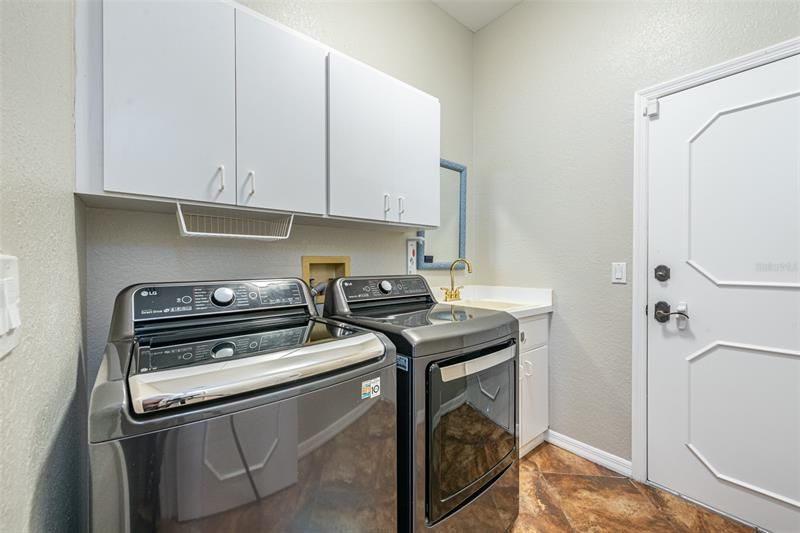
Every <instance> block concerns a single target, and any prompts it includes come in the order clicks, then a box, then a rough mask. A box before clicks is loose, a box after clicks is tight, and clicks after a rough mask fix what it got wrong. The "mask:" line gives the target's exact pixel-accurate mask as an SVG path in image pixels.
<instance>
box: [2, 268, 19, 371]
mask: <svg viewBox="0 0 800 533" xmlns="http://www.w3.org/2000/svg"><path fill="white" fill-rule="evenodd" d="M20 326H22V320H21V318H20V313H19V265H18V261H17V258H16V257H13V256H10V255H0V359H2V358H3V357H5V356H6V355H8V354H9V353H10V352H11V350H13V349H14V348H16V347H17V344H18V343H19V329H20Z"/></svg>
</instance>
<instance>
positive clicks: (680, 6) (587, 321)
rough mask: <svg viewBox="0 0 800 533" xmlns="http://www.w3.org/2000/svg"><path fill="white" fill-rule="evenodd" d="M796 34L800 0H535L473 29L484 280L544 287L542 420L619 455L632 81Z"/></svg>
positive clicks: (625, 419) (625, 424)
mask: <svg viewBox="0 0 800 533" xmlns="http://www.w3.org/2000/svg"><path fill="white" fill-rule="evenodd" d="M798 35H800V3H798V2H766V1H764V2H691V3H683V2H682V3H674V2H673V3H661V2H541V3H539V2H535V3H534V2H531V3H524V4H522V5H519V6H517V7H515V8H514V9H512V10H511V11H509V12H508V13H507V14H505V15H504V16H503V17H501V18H500V19H498V20H496V21H495V22H493V23H492V24H490V25H489V26H487V27H486V28H484V29H482V30H481V31H479V32H478V33H477V34H476V36H475V42H474V47H475V66H474V69H475V73H474V76H475V77H474V79H475V84H474V98H475V155H474V160H475V164H474V165H473V169H472V175H473V176H474V178H473V180H472V184H473V187H475V188H477V193H476V195H475V196H474V198H475V199H476V205H474V208H473V210H472V213H471V216H472V217H473V227H475V228H476V229H477V233H473V234H472V236H471V237H470V238H471V239H473V242H472V248H473V249H474V250H476V251H477V256H476V259H477V262H479V263H480V264H481V265H482V266H483V268H482V269H481V271H480V274H479V275H480V278H481V280H482V281H485V282H489V283H502V284H508V285H528V286H534V287H552V288H554V289H555V295H556V306H557V310H556V313H555V315H554V317H553V322H552V331H551V335H552V336H551V339H552V342H551V350H550V358H551V364H550V368H551V371H550V372H551V373H550V423H551V426H552V428H553V429H554V430H555V431H558V432H560V433H564V434H566V435H568V436H570V437H573V438H576V439H578V440H580V441H583V442H586V443H588V444H591V445H592V446H595V447H597V448H600V449H602V450H605V451H608V452H611V453H613V454H616V455H619V456H621V457H625V458H629V457H630V432H631V427H630V404H631V343H630V335H631V329H630V321H631V310H630V305H631V292H630V285H612V284H611V283H610V277H611V274H610V270H611V266H610V263H611V262H612V261H627V262H628V263H629V264H630V261H631V253H632V252H631V248H632V244H631V233H632V222H631V220H632V209H631V201H632V194H631V191H632V168H633V94H634V92H635V91H636V90H638V89H643V88H645V87H647V86H649V85H653V84H655V83H658V82H661V81H666V80H669V79H671V78H674V77H677V76H680V75H682V74H686V73H689V72H692V71H694V70H697V69H700V68H703V67H706V66H710V65H713V64H715V63H718V62H721V61H724V60H726V59H730V58H733V57H736V56H738V55H742V54H745V53H748V52H751V51H754V50H757V49H759V48H762V47H765V46H768V45H771V44H774V43H776V42H780V41H783V40H786V39H789V38H792V37H797V36H798Z"/></svg>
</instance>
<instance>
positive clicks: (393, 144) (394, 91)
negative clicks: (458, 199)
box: [328, 52, 439, 226]
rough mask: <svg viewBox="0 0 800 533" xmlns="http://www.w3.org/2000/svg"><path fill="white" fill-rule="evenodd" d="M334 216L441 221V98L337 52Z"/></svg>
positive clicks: (333, 71) (332, 116) (332, 124)
mask: <svg viewBox="0 0 800 533" xmlns="http://www.w3.org/2000/svg"><path fill="white" fill-rule="evenodd" d="M328 76H329V79H328V91H329V95H328V98H329V100H328V101H329V109H328V113H329V123H328V130H329V158H330V160H329V188H328V189H329V214H330V215H333V216H342V217H352V218H361V219H368V220H380V221H389V222H403V223H407V224H414V225H426V226H437V225H438V224H439V101H438V100H437V99H436V98H434V97H432V96H430V95H428V94H425V93H423V92H421V91H419V90H417V89H415V88H413V87H410V86H409V85H406V84H404V83H402V82H400V81H398V80H396V79H394V78H391V77H390V76H387V75H386V74H383V73H381V72H379V71H377V70H375V69H373V68H371V67H369V66H367V65H364V64H363V63H360V62H358V61H355V60H353V59H350V58H348V57H347V56H345V55H342V54H339V53H336V52H331V54H330V56H329V65H328Z"/></svg>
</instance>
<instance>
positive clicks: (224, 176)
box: [103, 1, 236, 204]
mask: <svg viewBox="0 0 800 533" xmlns="http://www.w3.org/2000/svg"><path fill="white" fill-rule="evenodd" d="M234 32H235V23H234V7H233V5H232V4H228V3H223V2H133V1H107V2H104V4H103V144H104V146H103V186H104V188H105V190H107V191H114V192H123V193H133V194H143V195H151V196H160V197H167V198H180V199H188V200H200V201H207V202H217V203H229V204H235V203H236V176H235V164H236V102H235V98H236V95H235V91H236V84H235V68H236V66H235V53H236V52H235V43H236V40H235V36H234Z"/></svg>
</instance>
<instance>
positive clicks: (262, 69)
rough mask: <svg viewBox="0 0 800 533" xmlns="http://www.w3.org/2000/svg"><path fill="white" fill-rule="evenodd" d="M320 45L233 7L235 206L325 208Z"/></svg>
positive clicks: (322, 58) (323, 55)
mask: <svg viewBox="0 0 800 533" xmlns="http://www.w3.org/2000/svg"><path fill="white" fill-rule="evenodd" d="M326 56H327V50H326V49H325V48H323V47H322V46H320V45H318V44H316V43H315V42H313V41H311V40H310V39H306V38H303V37H301V36H298V35H296V34H294V33H292V32H290V31H288V30H286V29H284V28H282V27H280V26H278V25H277V24H275V23H271V22H269V21H266V20H264V19H261V18H258V17H256V16H254V15H252V14H250V13H248V12H246V11H243V10H239V9H237V10H236V107H237V109H236V120H237V123H236V147H237V178H238V180H237V184H238V204H239V205H243V206H248V207H262V208H268V209H280V210H285V211H294V212H301V213H313V214H324V213H325V194H326V187H325V179H326V175H325V173H326V166H325V165H326V161H325V158H326V155H325V150H326V144H325V143H326V138H325V137H326V135H325V133H326V131H325V130H326V116H325V111H326V109H325V108H326V101H325V99H326V93H325V91H326V87H325V58H326Z"/></svg>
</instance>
